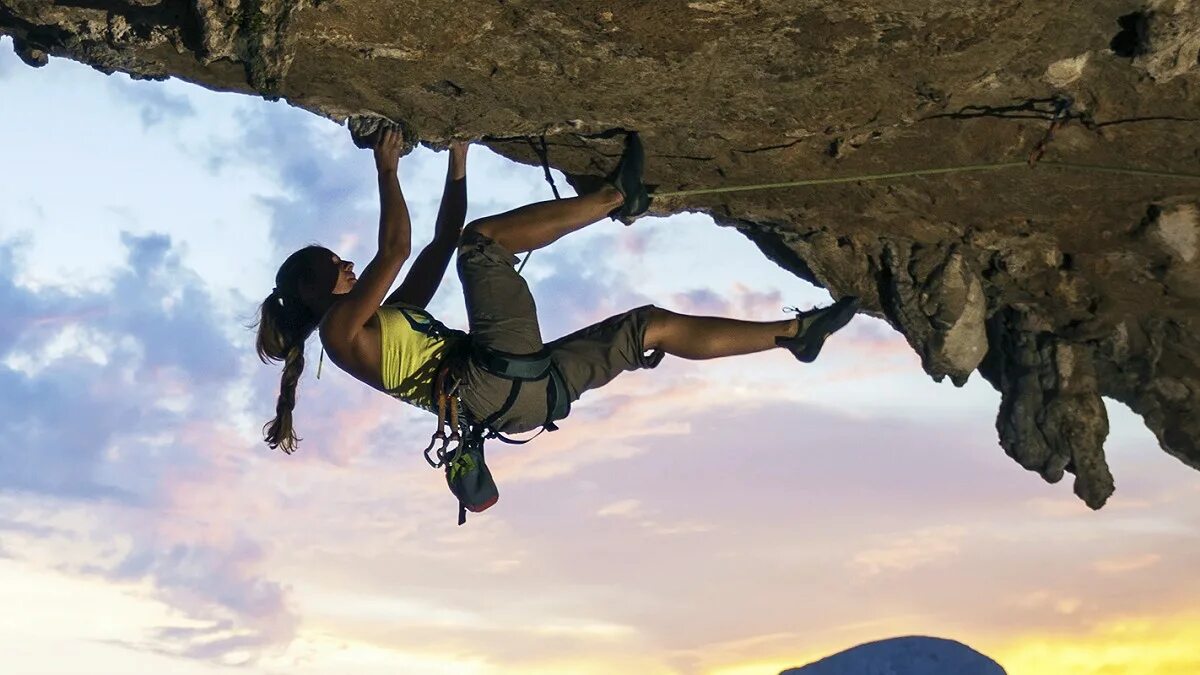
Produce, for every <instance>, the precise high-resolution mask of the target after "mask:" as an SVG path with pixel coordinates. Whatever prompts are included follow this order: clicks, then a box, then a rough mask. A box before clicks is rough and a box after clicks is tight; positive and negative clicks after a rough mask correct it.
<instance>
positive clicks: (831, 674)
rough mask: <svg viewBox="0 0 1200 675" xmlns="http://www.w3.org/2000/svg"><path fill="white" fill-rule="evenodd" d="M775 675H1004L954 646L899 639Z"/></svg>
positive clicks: (936, 641)
mask: <svg viewBox="0 0 1200 675" xmlns="http://www.w3.org/2000/svg"><path fill="white" fill-rule="evenodd" d="M779 675H1005V672H1004V669H1003V668H1001V667H1000V664H998V663H996V662H995V661H993V660H991V659H989V658H988V657H986V656H984V655H983V654H980V653H979V652H977V651H975V650H974V649H971V648H970V647H968V646H966V645H964V644H962V643H961V642H955V641H954V640H944V639H942V638H933V637H919V636H913V637H899V638H891V639H889V640H880V641H878V642H868V643H866V644H862V645H859V646H857V647H852V648H850V649H847V650H846V651H844V652H838V653H837V654H834V655H833V656H828V657H826V658H823V659H821V660H820V661H815V662H813V663H810V664H808V665H807V666H803V667H801V668H789V669H787V670H785V671H783V672H781V673H780V674H779Z"/></svg>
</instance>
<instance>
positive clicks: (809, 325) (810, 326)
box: [775, 296, 858, 363]
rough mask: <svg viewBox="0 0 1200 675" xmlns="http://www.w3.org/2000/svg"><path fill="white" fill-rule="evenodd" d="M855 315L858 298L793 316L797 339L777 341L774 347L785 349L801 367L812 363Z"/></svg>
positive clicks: (851, 298)
mask: <svg viewBox="0 0 1200 675" xmlns="http://www.w3.org/2000/svg"><path fill="white" fill-rule="evenodd" d="M857 311H858V298H856V297H854V296H846V297H844V298H842V299H841V300H838V301H837V302H835V303H833V304H832V305H829V306H828V307H819V308H817V309H810V310H808V311H807V312H796V322H797V329H796V335H795V336H794V337H783V336H781V337H777V338H775V344H776V345H778V346H780V347H786V348H787V349H788V351H790V352H791V353H792V355H793V356H795V357H796V358H797V359H800V360H801V361H803V362H804V363H812V362H813V361H815V360H816V358H817V354H819V353H820V352H821V347H823V346H824V345H825V339H826V338H828V337H829V336H830V335H833V334H834V333H836V332H837V331H839V330H841V329H842V327H843V326H845V325H846V324H847V323H850V319H852V318H854V314H855V313H856V312H857Z"/></svg>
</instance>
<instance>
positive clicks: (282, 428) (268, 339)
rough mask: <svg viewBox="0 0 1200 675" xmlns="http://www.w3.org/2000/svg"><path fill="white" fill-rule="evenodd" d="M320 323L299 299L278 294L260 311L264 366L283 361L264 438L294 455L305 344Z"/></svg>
mask: <svg viewBox="0 0 1200 675" xmlns="http://www.w3.org/2000/svg"><path fill="white" fill-rule="evenodd" d="M316 327H317V321H316V319H315V317H313V316H312V314H311V312H309V310H308V308H307V307H305V306H304V305H303V303H301V302H300V300H299V299H298V298H292V299H290V300H289V299H287V298H285V296H283V295H281V294H280V293H279V291H278V290H274V291H272V292H271V294H270V295H268V296H267V299H266V300H264V301H263V303H262V305H261V307H260V308H259V319H258V339H257V344H256V345H255V347H256V349H257V351H258V358H259V359H261V360H262V362H263V363H278V362H280V361H283V376H282V377H281V379H280V383H279V399H278V400H277V401H276V402H275V418H274V419H272V420H271V421H270V422H267V423H266V424H265V425H263V436H264V440H266V442H267V445H269V446H271V449H272V450H274V449H275V448H279V449H281V450H283V451H284V452H286V453H288V454H291V453H292V452H294V451H295V450H296V444H297V443H298V442H299V441H300V440H301V439H300V437H299V436H297V435H296V430H295V428H293V426H292V411H293V410H294V409H295V407H296V385H297V384H299V383H300V374H301V373H303V372H304V343H305V341H306V340H307V339H308V336H309V335H311V334H312V332H313V330H314V329H316Z"/></svg>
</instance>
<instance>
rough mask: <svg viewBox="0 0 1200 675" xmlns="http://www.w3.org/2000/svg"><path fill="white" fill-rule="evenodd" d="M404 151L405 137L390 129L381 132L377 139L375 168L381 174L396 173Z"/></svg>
mask: <svg viewBox="0 0 1200 675" xmlns="http://www.w3.org/2000/svg"><path fill="white" fill-rule="evenodd" d="M403 149H404V137H403V136H402V135H401V134H400V133H399V132H397V131H396V130H395V129H392V128H390V127H389V128H386V129H383V130H381V131H380V132H379V135H378V136H377V138H376V139H375V168H376V169H377V170H378V171H379V173H396V166H397V164H399V163H400V152H401V150H403Z"/></svg>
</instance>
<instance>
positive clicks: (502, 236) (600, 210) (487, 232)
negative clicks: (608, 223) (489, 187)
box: [467, 185, 624, 253]
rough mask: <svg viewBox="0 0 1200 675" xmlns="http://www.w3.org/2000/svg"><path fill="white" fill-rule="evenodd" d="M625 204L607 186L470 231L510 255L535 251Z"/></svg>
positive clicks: (490, 219) (508, 214)
mask: <svg viewBox="0 0 1200 675" xmlns="http://www.w3.org/2000/svg"><path fill="white" fill-rule="evenodd" d="M622 203H624V197H622V196H621V193H620V191H618V190H617V189H616V188H614V187H611V186H607V185H606V186H604V187H602V188H600V189H599V190H597V191H596V192H593V193H591V194H589V195H584V196H582V197H572V198H570V199H555V200H551V201H545V202H538V203H536V204H530V205H528V206H522V207H520V208H518V209H513V210H512V211H508V212H506V213H501V214H499V215H495V216H488V217H487V218H480V219H479V220H476V221H472V222H471V223H470V224H469V225H467V228H468V229H471V230H474V231H476V232H478V233H479V234H481V235H483V236H485V237H487V238H489V239H492V240H493V241H495V242H496V243H497V244H500V246H502V247H504V248H505V249H506V250H508V251H509V252H510V253H524V252H525V251H533V250H536V249H539V248H542V247H543V246H546V245H547V244H550V243H552V242H554V241H557V240H558V239H559V238H561V237H562V236H564V235H566V234H569V233H571V232H574V231H575V230H579V229H582V228H583V227H586V226H587V225H591V224H592V223H594V222H596V221H598V220H600V219H601V218H604V217H605V216H607V215H608V214H609V212H611V211H612V210H613V209H615V208H617V207H618V206H620V205H621V204H622Z"/></svg>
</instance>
